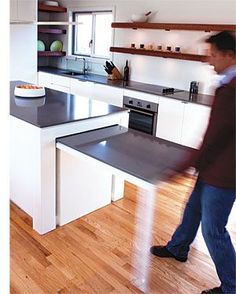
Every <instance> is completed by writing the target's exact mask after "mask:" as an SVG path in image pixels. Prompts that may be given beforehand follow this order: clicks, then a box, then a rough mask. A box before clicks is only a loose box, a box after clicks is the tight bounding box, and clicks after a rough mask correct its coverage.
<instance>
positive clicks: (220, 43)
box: [206, 31, 236, 55]
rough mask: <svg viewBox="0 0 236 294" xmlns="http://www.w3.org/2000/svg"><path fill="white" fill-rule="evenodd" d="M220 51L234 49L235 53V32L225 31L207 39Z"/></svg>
mask: <svg viewBox="0 0 236 294" xmlns="http://www.w3.org/2000/svg"><path fill="white" fill-rule="evenodd" d="M206 42H207V43H210V44H213V45H214V46H215V47H216V48H217V49H218V50H220V51H232V52H233V54H234V55H235V42H236V40H235V35H234V34H233V32H228V31H223V32H220V33H218V34H216V35H212V36H210V37H209V38H208V39H206Z"/></svg>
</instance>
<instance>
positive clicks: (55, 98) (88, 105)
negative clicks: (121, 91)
mask: <svg viewBox="0 0 236 294" xmlns="http://www.w3.org/2000/svg"><path fill="white" fill-rule="evenodd" d="M19 84H26V83H25V82H22V81H14V82H11V84H10V114H11V115H12V116H15V117H17V118H19V119H21V120H23V121H26V122H28V123H30V124H32V125H34V126H37V127H39V128H44V127H49V126H55V125H59V124H64V123H69V122H74V121H79V120H85V119H90V118H95V117H100V116H105V115H109V114H112V113H115V112H120V111H124V110H125V109H123V108H120V107H116V106H113V105H109V104H107V103H104V102H100V101H97V100H93V99H89V98H85V97H81V96H76V95H71V94H66V93H63V92H59V91H55V90H51V89H47V88H46V96H45V97H42V98H33V99H29V98H19V97H15V95H14V88H15V86H16V85H19Z"/></svg>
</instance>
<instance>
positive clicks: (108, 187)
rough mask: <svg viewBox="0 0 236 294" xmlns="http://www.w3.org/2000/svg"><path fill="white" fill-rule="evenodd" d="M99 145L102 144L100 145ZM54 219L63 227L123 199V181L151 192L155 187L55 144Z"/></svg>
mask: <svg viewBox="0 0 236 294" xmlns="http://www.w3.org/2000/svg"><path fill="white" fill-rule="evenodd" d="M100 144H102V142H101V143H100ZM56 146H57V163H58V165H57V166H58V169H57V212H58V213H57V217H58V219H57V220H58V224H59V225H64V224H66V223H69V222H71V221H73V220H75V219H77V218H79V217H81V216H84V215H86V214H88V213H90V212H93V211H95V210H97V209H99V208H101V207H103V206H105V205H108V204H110V203H111V201H116V200H118V199H120V198H122V197H123V195H124V180H127V181H129V182H130V183H133V184H135V185H137V186H139V187H141V188H143V189H145V190H148V191H150V190H151V189H153V188H155V186H154V185H152V184H150V183H148V182H146V181H144V180H141V179H140V178H137V177H135V176H132V175H130V174H129V173H126V172H124V171H121V170H119V169H117V168H115V167H112V166H111V165H108V164H106V163H104V162H101V161H99V160H97V159H95V158H92V157H90V156H88V155H86V154H84V153H81V152H79V151H77V150H74V149H73V148H70V147H68V146H66V145H64V144H62V143H57V145H56Z"/></svg>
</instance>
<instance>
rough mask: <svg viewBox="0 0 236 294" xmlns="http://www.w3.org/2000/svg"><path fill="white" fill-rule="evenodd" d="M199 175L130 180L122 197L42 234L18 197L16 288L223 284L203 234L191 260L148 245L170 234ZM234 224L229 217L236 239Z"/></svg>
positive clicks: (14, 212) (187, 289) (180, 289)
mask: <svg viewBox="0 0 236 294" xmlns="http://www.w3.org/2000/svg"><path fill="white" fill-rule="evenodd" d="M194 182H195V179H194V178H191V177H188V178H186V177H185V178H183V177H181V176H179V177H178V178H177V179H175V181H174V182H173V181H172V182H169V183H163V184H162V185H161V186H160V187H159V190H158V192H157V193H156V195H152V193H150V192H149V193H146V192H145V191H139V190H137V188H136V187H135V186H133V185H131V184H129V183H126V186H125V197H124V198H123V199H121V200H119V201H116V202H114V203H112V204H110V205H108V206H106V207H104V208H102V209H99V210H97V211H95V212H93V213H91V214H89V215H87V216H84V217H82V218H80V219H79V220H76V221H74V222H71V223H70V224H68V225H65V226H63V227H60V228H58V229H57V230H54V231H52V232H50V233H48V234H46V235H43V236H40V235H38V234H37V233H36V232H34V231H33V230H32V220H31V218H30V217H29V216H27V215H26V214H25V213H24V212H23V211H22V210H20V209H19V208H18V207H16V206H15V205H14V204H11V222H10V224H11V286H10V287H11V293H12V294H13V293H24V294H26V293H33V294H40V293H61V294H62V293H99V294H103V293H104V294H105V293H122V294H126V293H163V294H164V293H175V294H185V293H186V294H191V293H201V291H202V290H203V289H205V288H209V287H210V288H211V287H213V286H216V285H218V284H219V281H218V278H217V275H216V272H215V269H214V266H213V263H212V261H211V259H210V257H209V256H208V253H207V250H206V248H205V246H204V242H203V240H202V237H201V235H200V234H198V236H197V238H196V240H195V242H194V244H193V246H192V249H191V252H190V254H189V258H188V261H187V262H186V263H180V262H177V261H175V260H173V259H160V258H157V257H154V256H152V255H151V254H149V251H148V250H149V247H150V245H152V244H165V243H166V242H167V241H168V240H169V238H170V236H171V234H172V233H173V231H174V230H175V228H176V226H177V224H178V223H179V221H180V218H181V214H182V211H183V208H184V204H185V202H186V199H187V197H188V195H189V192H190V191H191V188H192V186H193V185H194ZM152 202H153V204H152ZM231 215H232V213H231ZM152 216H153V221H151V219H152ZM233 225H234V227H233ZM235 227H236V226H235V220H234V222H233V220H232V219H230V224H229V231H230V233H231V237H232V239H233V241H234V242H235V241H236V231H235Z"/></svg>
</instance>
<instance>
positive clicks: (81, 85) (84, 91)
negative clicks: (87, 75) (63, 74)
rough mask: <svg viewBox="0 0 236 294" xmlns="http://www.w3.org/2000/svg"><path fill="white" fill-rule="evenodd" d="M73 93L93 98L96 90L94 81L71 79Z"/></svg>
mask: <svg viewBox="0 0 236 294" xmlns="http://www.w3.org/2000/svg"><path fill="white" fill-rule="evenodd" d="M70 91H71V94H74V95H80V96H85V97H88V98H92V96H93V92H94V83H93V82H89V81H80V80H77V79H71V83H70Z"/></svg>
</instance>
